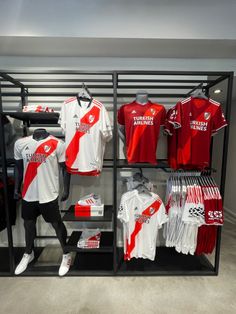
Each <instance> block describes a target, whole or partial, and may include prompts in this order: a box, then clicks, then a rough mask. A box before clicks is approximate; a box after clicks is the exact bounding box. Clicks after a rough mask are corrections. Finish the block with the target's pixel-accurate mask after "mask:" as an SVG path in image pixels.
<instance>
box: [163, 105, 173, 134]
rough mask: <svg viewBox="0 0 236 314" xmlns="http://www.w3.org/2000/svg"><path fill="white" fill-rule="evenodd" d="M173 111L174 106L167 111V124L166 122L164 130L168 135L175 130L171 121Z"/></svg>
mask: <svg viewBox="0 0 236 314" xmlns="http://www.w3.org/2000/svg"><path fill="white" fill-rule="evenodd" d="M172 111H173V108H171V109H169V110H168V111H167V113H166V119H165V124H164V132H165V133H166V134H168V135H173V132H174V124H173V123H171V122H170V121H169V118H170V116H171V114H172Z"/></svg>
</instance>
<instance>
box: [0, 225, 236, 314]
mask: <svg viewBox="0 0 236 314" xmlns="http://www.w3.org/2000/svg"><path fill="white" fill-rule="evenodd" d="M235 227H236V226H235V225H230V224H226V225H225V227H224V230H223V238H222V250H221V252H222V253H221V267H220V274H219V276H218V277H122V278H121V277H118V278H111V277H105V278H102V277H99V278H98V277H86V278H85V277H70V278H62V279H60V278H55V277H49V278H47V277H43V278H42V277H40V278H38V277H37V278H32V277H30V278H26V277H21V278H0V313H4V314H5V313H7V314H13V313H21V314H25V313H27V314H34V313H35V314H36V313H48V314H53V313H56V314H59V313H71V314H72V313H79V314H115V313H119V314H121V313H122V314H123V313H125V314H126V313H127V314H128V313H129V314H132V313H135V314H139V313H142V314H143V313H144V314H149V313H153V314H154V313H155V314H156V313H161V314H165V313H168V314H170V313H181V314H185V313H187V314H189V313H208V314H211V313H214V314H218V313H219V314H222V313H227V314H228V313H236V228H235Z"/></svg>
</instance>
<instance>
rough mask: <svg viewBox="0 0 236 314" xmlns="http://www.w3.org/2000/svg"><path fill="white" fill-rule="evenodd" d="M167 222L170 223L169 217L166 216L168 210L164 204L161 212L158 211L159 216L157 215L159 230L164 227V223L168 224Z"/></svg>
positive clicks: (160, 209)
mask: <svg viewBox="0 0 236 314" xmlns="http://www.w3.org/2000/svg"><path fill="white" fill-rule="evenodd" d="M167 221H168V216H167V214H166V208H165V206H164V204H163V203H162V204H161V206H160V208H159V210H158V214H157V226H158V229H160V228H161V227H162V225H163V224H164V223H166V222H167Z"/></svg>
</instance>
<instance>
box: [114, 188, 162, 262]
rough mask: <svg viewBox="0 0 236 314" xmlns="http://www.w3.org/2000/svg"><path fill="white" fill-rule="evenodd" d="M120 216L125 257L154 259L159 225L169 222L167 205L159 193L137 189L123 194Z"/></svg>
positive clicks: (128, 258)
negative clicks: (142, 192)
mask: <svg viewBox="0 0 236 314" xmlns="http://www.w3.org/2000/svg"><path fill="white" fill-rule="evenodd" d="M118 218H119V219H120V220H121V222H122V223H123V235H124V259H125V260H130V259H131V258H133V257H135V258H147V259H150V260H152V261H153V260H154V259H155V255H156V242H157V235H158V229H160V228H161V226H162V225H163V224H164V223H165V222H167V220H168V217H167V214H166V210H165V206H164V204H163V202H162V200H161V199H160V197H159V196H158V195H157V194H155V193H151V194H150V195H148V194H139V193H138V191H137V190H133V191H130V192H126V193H125V194H123V195H122V198H121V202H120V208H119V212H118Z"/></svg>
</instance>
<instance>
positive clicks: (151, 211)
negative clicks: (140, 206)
mask: <svg viewBox="0 0 236 314" xmlns="http://www.w3.org/2000/svg"><path fill="white" fill-rule="evenodd" d="M154 212H155V209H154V208H153V207H150V209H149V213H150V215H153V214H154Z"/></svg>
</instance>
